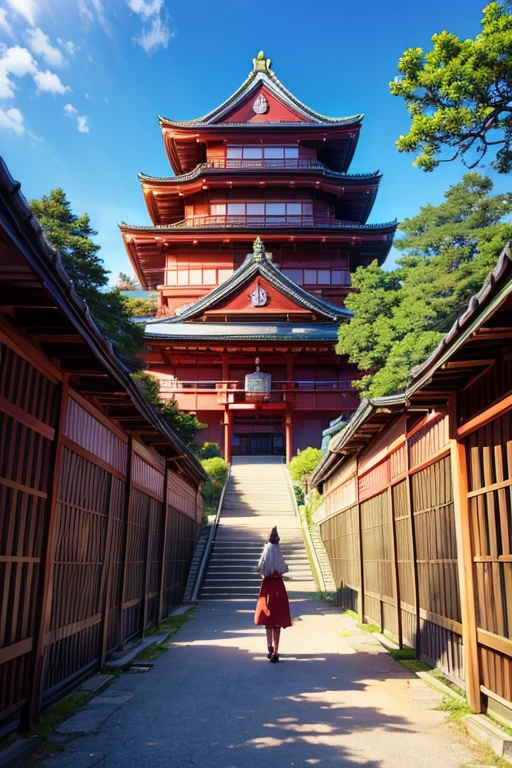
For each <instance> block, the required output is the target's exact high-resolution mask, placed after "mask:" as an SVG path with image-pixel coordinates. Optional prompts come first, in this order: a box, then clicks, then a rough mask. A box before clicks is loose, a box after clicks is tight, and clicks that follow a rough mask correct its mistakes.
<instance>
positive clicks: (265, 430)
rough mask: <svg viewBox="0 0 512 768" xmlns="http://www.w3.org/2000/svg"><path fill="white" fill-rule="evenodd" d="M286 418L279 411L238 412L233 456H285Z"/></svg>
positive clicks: (234, 430)
mask: <svg viewBox="0 0 512 768" xmlns="http://www.w3.org/2000/svg"><path fill="white" fill-rule="evenodd" d="M285 449H286V444H285V430H284V418H283V415H282V414H277V413H268V412H267V413H265V412H260V413H256V414H255V413H254V412H253V413H252V414H250V415H249V414H247V413H243V412H242V413H237V414H236V415H235V418H234V424H233V432H232V436H231V453H232V455H233V456H284V455H285V452H286V451H285Z"/></svg>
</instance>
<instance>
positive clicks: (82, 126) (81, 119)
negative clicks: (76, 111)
mask: <svg viewBox="0 0 512 768" xmlns="http://www.w3.org/2000/svg"><path fill="white" fill-rule="evenodd" d="M76 121H77V123H78V130H79V132H80V133H89V123H88V118H87V117H86V116H85V115H78V117H77V119H76Z"/></svg>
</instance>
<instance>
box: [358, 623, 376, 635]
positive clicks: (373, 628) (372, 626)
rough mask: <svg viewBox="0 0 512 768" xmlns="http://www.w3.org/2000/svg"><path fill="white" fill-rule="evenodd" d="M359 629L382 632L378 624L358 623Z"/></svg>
mask: <svg viewBox="0 0 512 768" xmlns="http://www.w3.org/2000/svg"><path fill="white" fill-rule="evenodd" d="M357 628H358V629H362V630H363V631H364V632H370V633H377V632H380V627H378V626H377V625H376V624H358V625H357Z"/></svg>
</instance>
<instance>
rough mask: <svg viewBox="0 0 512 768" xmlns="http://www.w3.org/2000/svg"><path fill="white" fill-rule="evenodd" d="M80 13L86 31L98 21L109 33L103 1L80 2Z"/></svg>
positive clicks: (86, 0)
mask: <svg viewBox="0 0 512 768" xmlns="http://www.w3.org/2000/svg"><path fill="white" fill-rule="evenodd" d="M78 12H79V14H80V17H81V19H82V22H83V23H84V25H85V28H86V29H89V27H90V26H91V24H93V23H94V22H95V21H98V22H99V23H100V24H101V26H102V27H103V29H104V30H105V32H109V27H108V22H107V19H106V16H105V11H104V10H103V4H102V2H101V0H78Z"/></svg>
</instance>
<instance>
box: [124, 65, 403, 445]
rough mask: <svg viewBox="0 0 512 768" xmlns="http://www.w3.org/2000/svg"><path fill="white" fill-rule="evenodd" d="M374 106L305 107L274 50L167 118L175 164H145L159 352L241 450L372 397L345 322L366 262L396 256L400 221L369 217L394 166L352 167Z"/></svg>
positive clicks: (216, 428)
mask: <svg viewBox="0 0 512 768" xmlns="http://www.w3.org/2000/svg"><path fill="white" fill-rule="evenodd" d="M362 117H363V116H362V115H355V116H353V117H343V118H330V117H324V116H323V115H320V114H319V113H317V112H315V111H313V110H312V109H310V108H309V107H306V106H305V105H304V104H302V103H301V102H300V101H299V100H298V99H297V98H296V97H295V96H293V95H292V94H291V93H290V92H289V91H288V90H287V89H286V88H285V87H284V86H283V85H282V83H281V82H280V81H279V80H278V79H277V77H276V75H275V74H274V72H273V71H272V70H271V69H270V60H269V59H265V58H264V56H263V54H262V53H260V54H259V55H258V57H257V58H256V59H255V60H254V67H253V71H252V72H251V73H250V75H249V77H248V78H247V80H246V81H245V82H244V83H243V84H242V86H241V87H240V88H239V89H238V90H237V91H236V92H235V93H234V94H233V95H232V96H231V97H230V98H229V99H228V100H227V101H225V102H224V103H223V104H222V105H221V106H219V107H217V108H216V109H214V110H213V111H212V112H210V113H208V114H207V115H205V116H204V117H201V118H198V119H196V120H189V121H184V122H183V121H182V122H179V121H174V120H168V119H166V118H162V117H161V118H160V126H161V129H162V133H163V137H164V144H165V148H166V151H167V155H168V158H169V162H170V164H171V166H172V169H173V171H174V173H175V175H174V176H170V177H151V176H146V175H141V176H140V180H141V184H142V189H143V193H144V199H145V201H146V205H147V208H148V212H149V215H150V217H151V219H152V225H151V226H131V225H128V224H121V231H122V234H123V238H124V242H125V245H126V249H127V251H128V254H129V256H130V259H131V261H132V264H133V266H134V268H135V271H136V273H137V275H138V278H139V280H140V281H141V283H142V285H143V286H144V287H145V288H147V289H157V290H158V291H159V295H160V300H159V318H158V319H157V320H156V321H155V322H152V323H151V324H148V326H147V341H148V345H149V347H150V351H149V352H148V354H147V355H146V357H145V359H146V360H147V363H148V368H149V370H150V372H151V373H153V374H154V375H155V376H158V377H159V378H160V380H161V391H162V394H163V395H164V396H168V397H176V398H177V400H178V402H179V405H180V407H182V408H184V409H186V410H190V411H194V412H195V413H196V414H197V416H198V418H199V419H200V420H201V421H203V422H204V423H206V424H207V425H208V429H207V432H203V434H202V438H203V439H205V440H212V441H215V442H219V443H220V444H221V445H223V446H224V451H225V455H226V456H227V457H228V458H229V456H230V455H231V452H233V453H238V454H251V453H259V454H261V453H263V454H264V453H286V455H287V457H288V458H290V456H291V455H292V453H293V452H295V451H296V450H297V449H299V448H304V447H306V446H307V445H310V444H315V443H318V444H319V443H320V438H321V432H322V429H324V428H325V427H327V426H328V424H329V421H330V420H332V419H333V418H336V417H338V416H339V414H340V412H343V413H346V414H347V415H348V414H350V413H351V412H352V411H353V410H354V409H355V408H356V407H357V404H358V399H357V395H356V393H355V392H354V390H353V389H352V388H351V386H350V382H351V380H353V379H354V378H355V376H356V370H355V368H354V367H352V366H350V365H348V364H347V361H346V360H344V359H343V358H341V357H339V356H337V355H336V354H335V352H334V346H335V343H336V338H337V328H338V326H339V324H340V322H342V321H343V320H344V319H347V317H348V312H347V311H346V310H344V309H343V303H344V299H345V297H346V295H347V293H348V291H349V290H350V273H351V271H352V270H354V269H355V268H356V267H357V266H358V265H366V264H368V263H370V262H371V261H372V260H373V259H377V260H378V261H379V262H382V261H383V260H384V259H385V257H386V255H387V254H388V252H389V249H390V247H391V243H392V239H393V234H394V232H395V229H396V222H390V223H387V224H367V223H366V222H367V219H368V216H369V215H370V212H371V209H372V206H373V202H374V200H375V196H376V194H377V189H378V185H379V181H380V175H379V174H378V173H368V174H349V173H348V168H349V165H350V162H351V160H352V156H353V154H354V151H355V148H356V144H357V139H358V135H359V130H360V128H361V123H362ZM260 237H261V238H262V239H263V240H264V243H265V247H264V248H263V246H262V244H261V241H260V240H259V239H258V240H256V239H257V238H260ZM255 241H256V245H255V248H254V252H253V243H254V242H255ZM265 249H266V253H265ZM248 253H252V255H251V256H249V258H248V256H247V254H248ZM270 254H271V256H270ZM256 358H257V359H258V360H259V368H260V369H261V372H262V373H267V374H269V375H270V376H271V389H270V392H268V393H267V395H265V396H264V397H260V398H259V399H256V398H255V397H254V395H251V393H250V392H249V393H248V392H247V391H246V379H245V377H246V376H247V375H248V374H251V373H253V372H254V371H255V365H256V363H255V360H256ZM250 381H251V380H250V379H249V380H248V382H247V385H248V386H250Z"/></svg>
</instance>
